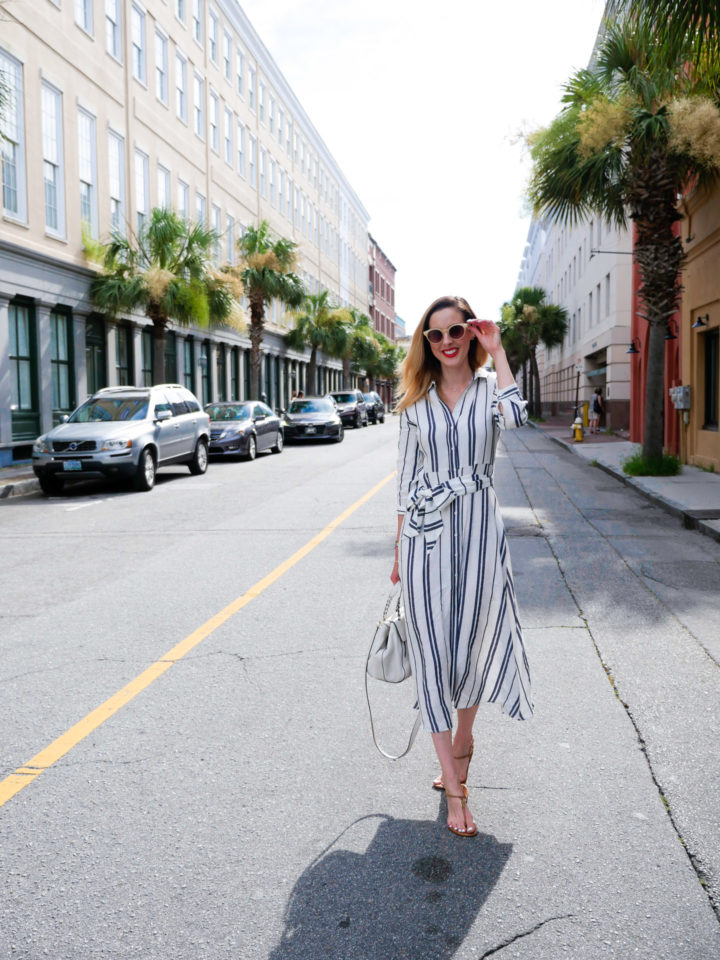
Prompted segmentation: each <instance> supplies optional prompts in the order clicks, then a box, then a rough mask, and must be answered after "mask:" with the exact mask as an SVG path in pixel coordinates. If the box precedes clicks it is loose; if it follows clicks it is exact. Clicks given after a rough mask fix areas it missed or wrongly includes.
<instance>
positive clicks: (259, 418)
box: [253, 413, 265, 423]
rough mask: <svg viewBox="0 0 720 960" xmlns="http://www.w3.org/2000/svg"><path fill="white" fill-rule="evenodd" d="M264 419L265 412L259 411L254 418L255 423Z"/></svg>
mask: <svg viewBox="0 0 720 960" xmlns="http://www.w3.org/2000/svg"><path fill="white" fill-rule="evenodd" d="M264 419H265V414H264V413H258V415H257V416H256V417H253V420H254V421H255V423H259V421H260V420H264Z"/></svg>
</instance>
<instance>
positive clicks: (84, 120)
mask: <svg viewBox="0 0 720 960" xmlns="http://www.w3.org/2000/svg"><path fill="white" fill-rule="evenodd" d="M78 166H79V171H80V219H81V220H82V222H83V223H84V224H85V226H86V228H87V229H88V230H89V231H90V235H91V236H93V237H97V235H98V212H97V149H96V144H95V117H93V116H91V114H89V113H87V112H86V111H85V110H82V109H79V110H78Z"/></svg>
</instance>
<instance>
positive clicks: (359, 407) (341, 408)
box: [328, 390, 368, 427]
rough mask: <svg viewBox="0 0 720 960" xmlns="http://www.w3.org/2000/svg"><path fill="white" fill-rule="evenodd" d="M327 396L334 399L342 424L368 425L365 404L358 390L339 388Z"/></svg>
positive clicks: (347, 425)
mask: <svg viewBox="0 0 720 960" xmlns="http://www.w3.org/2000/svg"><path fill="white" fill-rule="evenodd" d="M328 396H330V397H332V398H333V400H334V401H335V403H336V405H337V409H338V413H339V414H340V419H341V420H342V422H343V426H346V427H349V426H353V427H366V426H367V425H368V411H367V404H366V403H365V397H363V395H362V393H361V392H360V391H359V390H339V391H338V392H337V393H330V394H328Z"/></svg>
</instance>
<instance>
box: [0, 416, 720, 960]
mask: <svg viewBox="0 0 720 960" xmlns="http://www.w3.org/2000/svg"><path fill="white" fill-rule="evenodd" d="M396 439H397V425H396V422H395V420H394V418H389V420H388V422H387V423H386V424H385V425H384V426H377V427H370V428H368V429H365V430H361V431H356V432H352V431H348V433H347V435H346V440H345V442H344V443H343V444H340V445H330V446H318V447H312V448H308V447H290V448H286V450H285V452H283V454H282V455H281V456H272V455H269V456H263V457H260V458H259V459H258V460H257V461H255V462H254V463H251V464H247V463H229V462H221V463H217V464H212V465H211V468H210V470H209V471H208V473H207V475H206V476H204V477H191V476H190V475H189V473H188V472H187V470H186V469H185V468H182V469H178V470H176V471H165V472H164V473H163V474H161V475H160V482H159V483H158V485H157V487H156V489H155V490H154V491H153V492H151V493H150V494H135V493H130V492H128V491H125V490H113V489H112V488H109V487H103V486H100V485H87V486H84V487H83V488H78V489H77V490H76V491H74V492H72V493H71V494H70V495H69V496H67V497H63V498H58V499H51V500H45V499H43V498H41V497H39V496H38V497H27V498H20V499H16V500H9V501H6V502H3V503H2V504H0V541H1V547H0V558H1V559H0V563H1V564H2V579H1V581H0V582H1V583H2V595H1V597H0V617H1V618H2V624H3V629H2V635H1V636H0V654H1V656H0V698H1V699H0V702H1V703H2V707H3V709H2V723H1V725H0V780H3V778H4V780H3V782H4V783H5V789H6V791H7V784H8V783H11V784H15V783H25V782H27V786H24V788H23V789H21V790H19V792H17V793H16V794H15V795H13V796H11V797H10V798H9V799H8V800H7V802H5V803H4V805H2V806H0V869H1V871H2V874H1V875H2V893H1V896H0V957H2V958H5V957H7V958H13V960H20V958H22V960H39V958H51V960H95V958H101V957H102V958H118V960H120V958H122V960H125V958H142V960H154V958H163V960H185V958H187V960H205V958H207V960H220V958H222V960H225V958H233V960H300V958H302V960H400V958H408V960H425V958H428V960H429V958H434V960H445V958H447V960H449V958H458V960H471V958H472V960H482V958H485V957H489V956H491V955H492V956H499V957H502V958H510V957H513V958H523V960H557V958H560V957H572V958H582V960H585V958H588V960H590V958H592V960H595V958H597V960H601V958H602V960H607V958H616V957H617V958H623V960H626V958H629V957H632V958H643V960H644V958H647V960H651V958H652V960H716V958H717V957H718V956H720V922H719V919H718V913H717V912H716V910H715V908H714V903H715V904H717V903H720V812H719V809H720V803H719V802H718V797H719V796H720V771H719V769H718V759H717V758H718V723H719V722H720V666H719V663H720V611H719V610H718V603H717V596H718V592H717V584H718V572H719V570H718V564H719V563H720V544H717V543H714V542H713V541H711V540H709V539H708V538H704V537H701V536H700V535H699V534H697V533H693V532H691V531H686V530H683V529H682V528H681V527H680V526H679V525H678V522H677V521H676V520H674V519H672V518H670V517H668V516H667V515H665V514H664V513H662V512H661V511H660V510H659V509H657V508H655V507H653V506H651V505H649V504H648V503H647V501H645V500H644V499H642V498H641V497H640V496H639V495H637V494H635V493H634V492H633V491H632V490H629V489H628V488H626V487H624V486H623V485H621V484H620V483H618V482H616V481H614V480H613V479H612V478H609V477H607V476H606V475H605V474H603V473H601V472H600V471H598V470H596V469H595V468H593V467H592V466H590V465H587V464H584V463H581V462H580V461H578V460H577V459H575V458H573V457H572V455H571V454H569V453H566V452H565V451H563V450H561V449H559V448H558V447H557V446H555V445H553V444H551V443H550V441H548V440H547V439H546V438H544V437H543V436H541V435H540V434H538V433H536V432H535V431H533V430H532V429H531V428H529V427H528V428H524V429H523V430H520V431H513V432H511V433H509V434H507V435H506V438H505V444H504V448H503V450H502V452H501V456H500V458H499V462H498V467H497V471H496V487H497V490H498V495H499V498H500V501H501V503H502V505H503V509H504V514H505V517H506V522H507V527H508V533H509V536H510V547H511V554H512V558H513V564H514V569H515V575H516V583H517V587H518V596H519V602H520V608H521V614H522V619H523V623H524V624H525V629H526V641H527V647H528V653H529V657H530V662H531V669H532V673H533V679H534V690H535V701H536V716H535V718H534V719H533V720H532V721H531V722H529V723H526V724H516V723H513V722H510V721H503V720H501V719H500V718H498V717H496V716H495V715H494V713H492V712H489V713H483V714H482V715H481V719H480V720H479V722H478V725H477V730H476V754H475V758H474V760H473V765H472V767H471V771H470V778H469V785H470V789H471V794H472V798H473V811H474V813H475V817H476V820H477V822H478V825H479V828H480V836H479V837H478V838H476V839H475V840H461V839H457V838H454V837H452V836H451V835H450V834H449V833H448V831H447V830H446V829H445V828H444V826H443V822H444V817H445V804H444V801H443V798H442V796H441V795H439V794H438V793H437V792H435V791H433V790H431V789H430V781H431V779H432V777H433V776H434V774H435V773H436V772H437V771H436V768H435V764H434V762H433V753H432V748H431V745H430V743H429V738H428V737H427V736H426V735H423V734H421V735H420V737H419V738H418V742H417V744H416V746H415V748H414V749H413V751H412V753H411V754H410V755H409V757H408V758H406V759H405V760H403V761H400V762H399V763H396V764H390V763H388V762H387V761H385V760H383V759H382V758H381V757H380V756H379V755H378V754H377V753H376V752H375V750H374V747H373V745H372V741H371V739H370V736H369V729H368V724H367V717H366V707H365V703H364V693H363V689H362V675H363V665H364V657H365V653H366V649H367V645H368V643H369V641H370V636H371V634H372V630H373V626H374V624H375V622H376V621H377V619H378V617H379V615H380V612H381V609H382V604H383V602H384V599H385V595H386V591H387V586H388V575H389V571H390V565H391V559H392V543H393V539H394V532H395V513H394V483H393V481H392V480H390V481H389V482H387V483H385V485H383V486H381V487H380V489H378V490H377V491H376V492H375V493H374V494H373V495H372V496H371V497H369V499H367V500H366V501H365V502H364V503H362V504H361V505H359V506H358V507H357V509H356V510H355V511H354V512H352V513H351V514H349V515H348V516H347V517H346V518H345V519H344V520H343V522H342V523H341V524H339V525H337V526H335V527H333V528H332V529H330V530H328V525H330V524H331V523H332V522H333V521H334V520H335V519H336V518H338V517H339V516H341V515H342V514H343V513H344V512H345V511H346V510H347V508H349V507H351V506H353V505H355V504H357V503H358V501H359V500H360V499H361V498H363V497H365V496H366V495H367V494H368V492H369V491H371V490H372V489H373V488H374V487H376V486H377V485H378V484H380V483H381V482H382V481H383V480H384V479H385V478H387V477H388V476H389V475H390V474H391V472H392V470H393V469H394V461H395V445H396ZM320 533H323V537H322V538H320V537H318V536H317V535H318V534H320ZM306 545H308V549H307V550H306V551H305V552H304V554H303V555H302V556H300V557H298V556H297V551H299V550H301V549H302V548H303V547H305V546H306ZM293 557H294V560H295V562H294V563H292V564H291V565H290V564H285V561H287V560H288V559H289V558H293ZM283 564H285V565H284V566H283ZM269 574H273V575H272V576H271V577H268V575H269ZM234 601H238V602H237V603H235V606H234V607H232V608H231V609H230V610H228V605H230V604H233V602H234ZM221 611H225V613H224V614H223V615H222V616H220V617H218V616H217V615H218V614H219V613H220V612H221ZM213 618H215V619H213ZM198 628H203V630H201V631H200V632H198ZM183 641H186V643H185V645H184V646H182V647H181V648H178V646H177V645H178V644H181V643H182V642H183ZM169 651H174V652H173V653H169ZM137 677H142V678H143V679H142V681H138V682H137V683H135V685H134V686H133V687H132V688H131V689H130V690H129V691H128V692H127V693H126V695H125V696H124V697H123V698H122V701H123V702H122V705H119V701H118V700H117V699H115V700H112V698H113V697H114V695H116V694H117V693H118V691H121V690H123V689H126V688H127V685H128V684H132V682H133V681H134V679H135V678H137ZM373 695H374V697H375V698H376V702H377V717H378V725H379V730H380V735H381V737H382V738H383V740H384V742H385V743H386V744H387V745H388V746H393V745H395V746H399V743H400V741H401V739H402V735H403V733H404V732H405V730H406V729H407V728H409V726H410V725H411V723H412V713H411V709H410V705H411V700H409V699H408V697H409V691H407V690H402V689H400V690H397V691H395V690H393V691H390V692H385V691H383V690H380V689H377V688H375V689H374V690H373ZM108 701H110V706H109V707H108V708H107V710H106V711H105V713H104V714H103V715H102V716H100V717H98V715H97V713H95V714H93V711H96V710H97V708H98V707H100V706H101V705H102V704H105V703H106V702H108ZM111 707H112V708H115V709H114V712H112V710H111ZM89 715H90V716H91V717H94V718H95V720H94V722H91V721H88V720H87V719H85V718H87V717H88V716H89ZM106 716H107V718H105V717H106ZM100 721H103V722H100ZM67 731H74V732H72V733H70V734H67ZM64 735H65V739H60V741H59V746H58V748H57V750H56V751H55V757H56V759H55V757H51V756H50V755H49V754H48V753H45V754H42V753H41V751H43V749H44V748H46V747H48V746H49V745H51V744H54V743H58V738H63V736H64ZM73 744H74V745H73ZM38 754H40V755H41V757H42V758H43V760H42V762H41V763H39V762H38V761H37V759H36V764H39V766H41V767H46V769H44V770H42V771H41V772H39V771H38V769H31V768H29V767H28V766H27V765H28V763H29V762H30V761H31V760H33V758H37V756H38ZM53 760H54V762H52V761H53ZM16 771H21V772H20V773H16ZM8 778H10V779H8ZM2 789H3V787H2V784H0V791H1V790H2ZM0 796H2V794H1V793H0Z"/></svg>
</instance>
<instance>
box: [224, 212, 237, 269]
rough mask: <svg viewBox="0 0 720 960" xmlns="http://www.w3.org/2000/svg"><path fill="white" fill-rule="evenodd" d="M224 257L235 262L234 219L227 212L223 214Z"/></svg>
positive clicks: (230, 261) (229, 261)
mask: <svg viewBox="0 0 720 960" xmlns="http://www.w3.org/2000/svg"><path fill="white" fill-rule="evenodd" d="M225 259H226V260H227V262H228V263H235V221H234V220H233V218H232V217H231V216H230V214H229V213H228V214H226V216H225Z"/></svg>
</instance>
